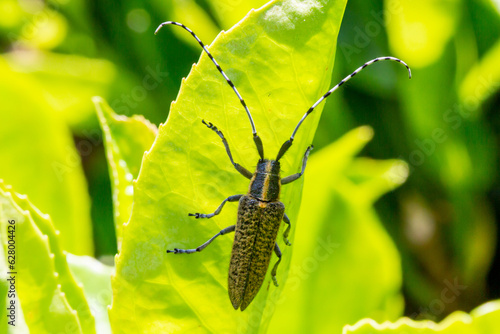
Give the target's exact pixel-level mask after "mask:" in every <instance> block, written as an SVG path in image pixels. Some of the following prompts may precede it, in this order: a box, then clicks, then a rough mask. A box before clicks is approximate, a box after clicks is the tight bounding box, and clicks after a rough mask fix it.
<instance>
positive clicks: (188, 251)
mask: <svg viewBox="0 0 500 334" xmlns="http://www.w3.org/2000/svg"><path fill="white" fill-rule="evenodd" d="M235 229H236V225H231V226H229V227H226V228H225V229H222V230H221V231H220V232H219V233H217V234H216V235H214V236H213V237H211V238H210V240H208V241H207V242H205V243H204V244H203V245H201V246H199V247H196V248H193V249H179V248H174V249H173V250H169V249H167V253H174V254H192V253H196V252H201V251H202V250H204V249H205V247H207V246H208V245H210V244H211V243H212V241H214V240H215V238H217V237H218V236H219V235H224V234H227V233H231V232H234V230H235Z"/></svg>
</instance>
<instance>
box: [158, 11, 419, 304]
mask: <svg viewBox="0 0 500 334" xmlns="http://www.w3.org/2000/svg"><path fill="white" fill-rule="evenodd" d="M169 24H172V25H176V26H179V27H182V28H183V29H185V30H186V31H188V32H189V33H190V34H191V35H192V36H193V37H194V38H195V39H196V40H197V41H198V43H199V44H200V46H201V47H202V48H203V50H204V51H205V52H206V54H207V55H208V56H209V57H210V59H211V60H212V62H213V63H214V64H215V66H216V67H217V69H218V70H219V72H220V73H221V74H222V76H223V77H224V79H225V80H226V81H227V83H228V84H229V86H231V88H232V89H233V91H234V92H235V94H236V95H237V97H238V99H239V100H240V102H241V104H242V106H243V108H244V109H245V111H246V113H247V116H248V118H249V120H250V124H251V126H252V133H253V141H254V143H255V146H256V148H257V152H258V154H259V157H260V159H259V161H258V163H257V168H256V171H255V172H254V173H251V172H250V171H249V170H247V169H246V168H245V167H243V166H241V165H240V164H238V163H236V162H234V160H233V156H232V154H231V150H230V148H229V144H228V142H227V140H226V138H225V137H224V135H223V133H222V132H221V131H220V130H219V129H218V128H217V127H216V126H215V125H213V124H212V123H210V122H205V120H202V122H203V124H205V125H206V126H207V127H208V128H209V129H211V130H212V131H214V132H215V133H216V134H217V135H218V136H219V137H220V138H221V140H222V142H223V144H224V147H225V148H226V152H227V155H228V156H229V160H230V161H231V163H232V164H233V166H234V168H235V169H236V170H237V171H238V172H239V173H240V174H241V175H243V176H244V177H246V178H247V179H249V180H250V186H249V190H248V193H247V194H240V195H233V196H229V197H228V198H226V199H225V200H224V201H222V203H221V204H220V205H219V207H218V208H217V209H216V210H215V211H214V212H213V213H209V214H203V213H195V214H192V213H190V214H189V215H190V216H194V217H195V218H212V217H214V216H216V215H218V214H219V213H220V212H221V210H222V208H223V207H224V204H226V202H239V205H238V218H237V222H236V225H231V226H229V227H226V228H224V229H222V230H221V231H220V232H219V233H217V234H216V235H214V236H213V237H212V238H210V239H209V240H208V241H207V242H205V243H204V244H202V245H201V246H199V247H197V248H193V249H178V248H174V249H173V250H167V253H174V254H192V253H196V252H200V251H202V250H203V249H205V248H206V247H207V246H208V245H209V244H210V243H211V242H212V241H214V240H215V239H216V238H217V237H218V236H220V235H224V234H227V233H231V232H235V237H234V242H233V248H232V252H231V261H230V265H229V277H228V291H229V298H230V300H231V303H232V305H233V307H234V309H235V310H237V309H238V308H239V309H241V311H243V310H245V309H246V308H247V307H248V305H249V304H250V303H251V302H252V300H253V299H254V298H255V296H256V295H257V293H258V292H259V289H260V287H261V286H262V283H263V282H264V279H265V276H266V273H267V270H268V267H269V262H270V260H271V256H272V253H273V251H274V253H275V254H276V256H277V257H278V260H277V261H276V263H275V264H274V266H273V268H272V270H271V277H272V280H273V282H274V284H275V285H276V286H277V285H278V283H277V279H276V270H277V268H278V265H279V263H280V262H281V251H280V248H279V246H278V244H277V242H276V239H277V235H278V231H279V228H280V225H281V222H282V221H283V222H284V223H285V224H287V228H286V229H285V231H284V233H283V239H284V241H285V244H286V245H290V242H289V241H288V235H289V233H290V228H291V223H290V219H289V218H288V217H287V215H286V213H285V206H284V204H283V203H281V202H280V191H281V186H282V185H285V184H288V183H290V182H293V181H295V180H297V179H298V178H300V177H301V176H302V175H303V174H304V171H305V168H306V164H307V159H308V157H309V153H310V151H311V150H312V148H313V146H312V145H311V146H309V147H308V148H307V150H306V152H305V154H304V157H303V159H302V169H301V171H300V172H299V173H295V174H292V175H290V176H287V177H284V178H281V176H280V162H279V160H280V159H281V158H282V157H283V155H284V154H285V153H286V152H287V151H288V149H289V148H290V147H291V146H292V143H293V140H294V138H295V135H296V133H297V131H298V129H299V127H300V125H301V124H302V123H303V122H304V120H305V119H306V117H307V116H308V115H309V114H310V113H311V112H312V111H313V110H314V109H315V108H316V106H318V104H320V103H321V102H322V101H323V100H324V99H326V98H327V97H328V96H329V95H330V94H331V93H333V92H334V91H335V90H337V89H338V88H339V87H340V86H342V85H343V84H344V83H345V82H347V81H348V80H349V79H351V78H352V77H353V76H355V75H356V74H357V73H359V72H360V71H361V70H363V69H364V68H365V67H367V66H369V65H371V64H373V63H376V62H378V61H382V60H392V61H396V62H398V63H400V64H402V65H404V66H405V67H406V69H407V70H408V74H409V77H410V78H411V70H410V68H409V67H408V65H407V64H406V63H405V62H404V61H402V60H400V59H398V58H394V57H379V58H375V59H372V60H370V61H368V62H366V63H365V64H363V65H362V66H361V67H359V68H357V69H356V70H355V71H354V72H352V73H351V74H350V75H348V76H347V77H345V78H344V79H342V80H341V81H340V82H339V83H338V84H337V85H335V86H334V87H333V88H332V89H330V90H329V91H328V92H326V93H325V94H324V95H323V96H321V98H319V100H318V101H316V103H314V104H313V105H312V106H311V107H310V108H309V109H308V110H307V112H306V113H305V114H304V116H302V118H301V119H300V121H299V123H298V124H297V126H296V127H295V129H294V130H293V132H292V135H291V136H290V138H289V139H288V140H287V141H285V142H284V143H283V145H282V146H281V148H280V150H279V152H278V155H277V156H276V158H275V159H274V160H273V159H265V158H264V146H263V144H262V140H261V139H260V137H259V136H258V134H257V130H256V128H255V124H254V121H253V118H252V114H251V113H250V110H249V109H248V107H247V105H246V103H245V101H244V100H243V98H242V97H241V95H240V93H239V92H238V89H237V88H236V87H235V86H234V84H233V82H232V81H231V80H230V79H229V77H228V76H227V75H226V73H225V72H224V71H223V70H222V68H221V67H220V66H219V64H218V63H217V61H216V60H215V59H214V57H213V56H212V54H211V53H210V52H209V51H208V49H207V47H206V46H205V44H203V42H202V41H201V40H200V39H199V38H198V36H196V34H195V33H194V32H193V31H192V30H191V29H189V28H188V27H186V26H185V25H183V24H182V23H178V22H173V21H167V22H164V23H162V24H160V26H159V27H158V28H157V29H156V31H155V34H156V33H158V31H159V30H160V29H161V28H162V27H163V26H165V25H169Z"/></svg>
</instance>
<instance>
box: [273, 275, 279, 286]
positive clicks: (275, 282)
mask: <svg viewBox="0 0 500 334" xmlns="http://www.w3.org/2000/svg"><path fill="white" fill-rule="evenodd" d="M272 278H273V283H274V285H275V286H279V284H278V280H277V279H276V276H273V277H272Z"/></svg>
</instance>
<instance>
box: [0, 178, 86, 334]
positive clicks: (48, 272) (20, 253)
mask: <svg viewBox="0 0 500 334" xmlns="http://www.w3.org/2000/svg"><path fill="white" fill-rule="evenodd" d="M23 199H24V198H23V197H22V196H18V195H16V194H15V193H14V192H13V191H12V190H10V188H8V187H6V186H5V185H4V184H3V183H0V218H1V221H0V225H1V230H2V231H7V226H12V225H15V229H14V232H13V233H2V234H1V235H0V236H1V237H2V246H3V248H4V251H5V252H6V250H7V246H8V242H9V240H13V241H14V244H15V258H14V259H13V261H14V262H15V263H14V262H13V263H10V262H9V270H10V271H13V272H16V273H17V274H14V275H15V280H16V292H17V294H18V296H19V301H20V303H21V306H22V311H23V313H24V319H25V321H26V324H27V325H28V327H29V330H30V332H32V333H59V332H63V331H64V332H67V333H95V328H94V323H93V317H92V315H91V314H90V312H89V309H88V305H86V301H85V299H81V298H80V296H78V295H77V293H78V289H79V287H78V286H76V283H75V282H74V281H72V280H70V278H69V277H68V275H70V273H69V272H68V271H67V267H66V269H63V268H62V266H61V263H60V261H61V259H60V256H61V250H60V249H51V246H52V247H53V246H54V245H57V242H55V243H54V235H55V232H54V230H52V231H51V233H50V234H48V235H47V234H44V230H46V228H47V227H49V228H51V225H50V224H51V223H50V221H45V222H44V223H42V224H41V225H44V224H45V223H47V224H45V226H41V225H40V226H38V225H37V221H39V220H40V219H44V217H42V216H41V215H40V214H39V212H37V211H36V210H35V209H34V208H27V209H26V208H23V206H24V205H19V202H20V201H21V200H23ZM12 221H14V224H11V222H12ZM11 244H12V242H11ZM61 269H62V270H61ZM80 293H81V291H80ZM75 303H78V304H75ZM17 306H18V307H19V305H17Z"/></svg>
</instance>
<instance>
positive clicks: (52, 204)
mask: <svg viewBox="0 0 500 334" xmlns="http://www.w3.org/2000/svg"><path fill="white" fill-rule="evenodd" d="M0 72H1V73H2V77H3V79H4V80H2V81H1V82H0V100H1V101H2V103H1V105H0V115H1V118H2V120H1V121H0V142H1V143H2V145H0V160H1V161H3V163H2V164H0V178H2V179H4V180H5V182H6V183H8V184H11V185H12V186H13V187H14V188H15V189H16V191H18V192H19V193H22V194H27V195H28V196H30V199H31V200H32V201H33V203H35V204H36V206H37V207H38V208H39V209H40V210H41V211H43V212H45V213H48V214H50V216H51V218H52V220H53V222H54V225H55V227H56V228H57V229H58V230H60V231H61V244H62V248H63V249H64V250H66V251H68V252H72V253H75V254H91V253H92V250H93V244H92V229H91V222H90V210H89V207H90V203H89V198H88V194H87V186H86V184H85V177H84V175H83V170H82V167H81V164H80V156H79V155H78V152H77V151H76V149H75V146H74V142H73V139H72V137H71V133H70V132H69V130H68V128H67V127H66V125H65V124H64V122H63V121H62V120H61V119H59V118H58V117H56V115H55V114H54V112H53V111H52V110H51V107H50V105H49V104H48V103H47V102H45V95H44V93H43V91H41V90H40V87H39V85H38V84H36V83H35V82H34V81H33V80H32V79H31V78H30V77H29V76H28V75H26V74H21V73H16V72H14V71H13V70H12V69H11V68H10V66H9V65H8V64H7V63H6V62H5V61H4V59H3V58H1V57H0ZM27 91H29V92H30V93H29V94H25V92H27ZM80 144H84V145H82V149H85V150H89V149H90V150H92V148H93V146H92V145H93V144H92V143H91V142H90V141H89V142H82V143H80ZM87 152H88V151H87Z"/></svg>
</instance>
